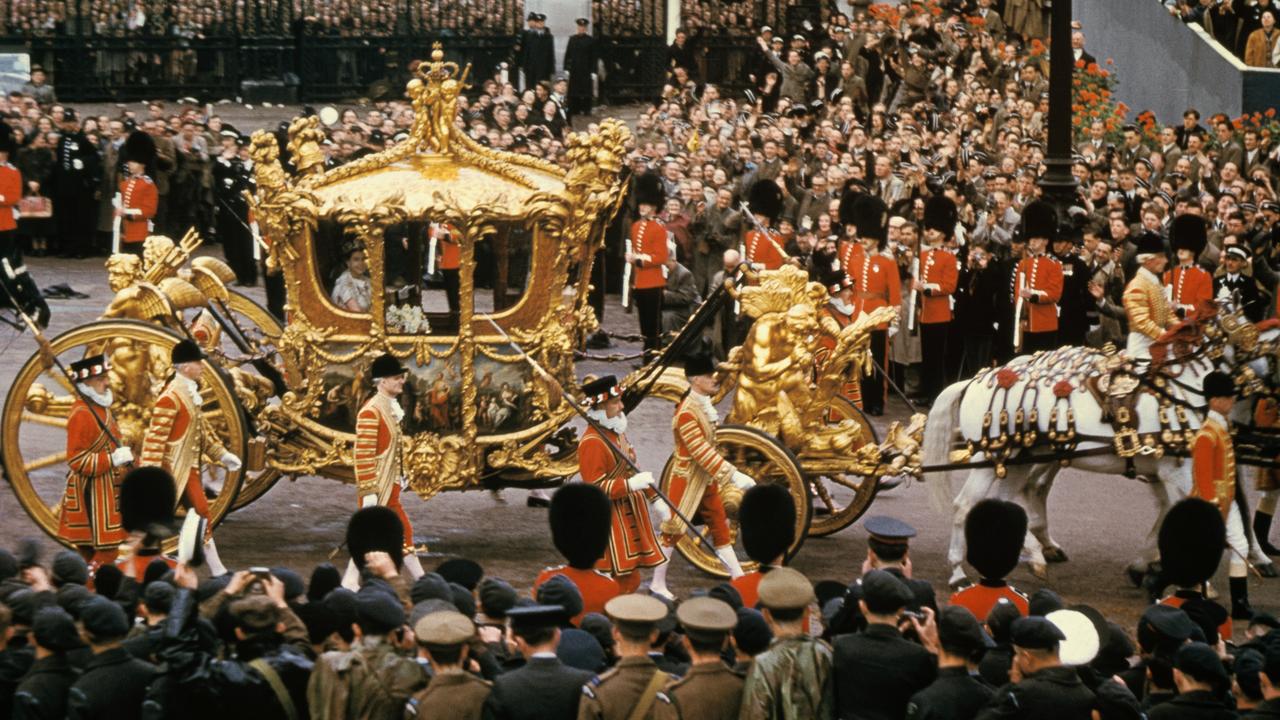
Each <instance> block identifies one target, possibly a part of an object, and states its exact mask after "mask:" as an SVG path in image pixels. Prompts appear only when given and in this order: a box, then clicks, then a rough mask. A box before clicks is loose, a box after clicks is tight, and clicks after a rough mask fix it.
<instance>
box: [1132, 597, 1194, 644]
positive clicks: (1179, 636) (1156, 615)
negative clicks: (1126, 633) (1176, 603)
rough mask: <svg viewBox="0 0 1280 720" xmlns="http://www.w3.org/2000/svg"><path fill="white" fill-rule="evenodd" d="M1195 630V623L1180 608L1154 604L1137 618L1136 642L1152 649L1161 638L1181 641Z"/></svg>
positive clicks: (1173, 641)
mask: <svg viewBox="0 0 1280 720" xmlns="http://www.w3.org/2000/svg"><path fill="white" fill-rule="evenodd" d="M1195 631H1196V624H1195V623H1194V622H1192V621H1191V616H1189V615H1187V614H1186V613H1185V612H1183V611H1182V610H1181V609H1180V608H1176V607H1173V606H1172V605H1163V604H1156V605H1152V606H1150V607H1148V608H1147V609H1146V610H1145V611H1144V612H1143V613H1142V617H1141V618H1139V619H1138V643H1139V644H1140V645H1142V646H1143V648H1144V649H1147V650H1152V649H1154V646H1155V644H1156V643H1158V642H1159V641H1161V640H1166V641H1170V642H1172V643H1182V642H1185V641H1186V640H1187V638H1189V637H1191V636H1192V634H1194V633H1195Z"/></svg>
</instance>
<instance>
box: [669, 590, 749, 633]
mask: <svg viewBox="0 0 1280 720" xmlns="http://www.w3.org/2000/svg"><path fill="white" fill-rule="evenodd" d="M676 618H677V619H678V620H680V624H681V625H683V626H684V628H685V630H692V631H701V632H712V633H715V632H729V631H730V630H732V629H733V628H734V627H735V626H736V625H737V624H738V614H737V613H736V612H734V610H733V607H731V606H730V605H729V603H727V602H725V601H723V600H716V599H715V598H712V597H696V598H690V599H689V600H686V601H684V602H682V603H680V607H678V608H676Z"/></svg>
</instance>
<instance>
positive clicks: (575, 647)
mask: <svg viewBox="0 0 1280 720" xmlns="http://www.w3.org/2000/svg"><path fill="white" fill-rule="evenodd" d="M556 657H557V658H559V660H560V662H562V663H564V664H565V665H568V666H569V667H571V668H575V669H578V670H586V671H587V672H592V673H598V672H602V671H604V669H605V657H604V648H603V647H601V645H600V641H598V640H596V638H595V636H594V635H592V634H591V633H589V632H586V631H585V630H578V629H577V628H568V629H567V630H562V631H561V632H560V643H559V644H558V645H556Z"/></svg>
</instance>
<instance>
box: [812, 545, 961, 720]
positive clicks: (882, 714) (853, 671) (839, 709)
mask: <svg viewBox="0 0 1280 720" xmlns="http://www.w3.org/2000/svg"><path fill="white" fill-rule="evenodd" d="M913 599H914V596H913V595H912V594H911V590H910V589H908V588H907V586H906V584H905V583H903V582H902V581H901V580H899V579H898V578H897V577H896V576H895V575H892V574H890V573H888V572H885V571H884V570H872V571H871V572H868V573H867V574H866V575H864V576H863V578H862V600H861V601H860V602H859V605H860V607H861V609H862V614H863V615H865V616H866V618H867V627H866V629H865V630H863V631H862V632H859V633H853V634H849V635H841V636H838V637H836V639H835V642H834V643H832V646H833V652H834V663H833V665H832V685H833V686H834V687H835V698H836V716H837V717H840V718H844V719H845V720H897V718H901V717H903V716H904V714H905V713H906V708H907V702H908V701H909V700H910V699H911V696H912V695H915V694H916V693H917V692H920V691H921V690H923V689H925V688H927V687H929V685H930V683H932V682H933V680H934V677H935V676H936V675H937V666H936V664H935V661H934V657H933V655H931V654H930V653H929V651H928V650H925V649H924V647H922V646H920V645H918V644H916V643H913V642H911V641H910V640H907V639H906V638H904V637H902V633H901V632H899V631H898V622H899V621H900V619H901V616H902V611H903V610H905V609H906V607H907V605H908V604H909V603H910V602H911V601H912V600H913Z"/></svg>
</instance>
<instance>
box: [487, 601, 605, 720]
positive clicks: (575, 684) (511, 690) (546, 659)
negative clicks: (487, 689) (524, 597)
mask: <svg viewBox="0 0 1280 720" xmlns="http://www.w3.org/2000/svg"><path fill="white" fill-rule="evenodd" d="M507 619H508V620H510V621H511V635H512V636H513V637H514V638H515V642H516V647H517V648H518V649H519V650H520V653H521V654H522V655H524V658H525V664H524V665H523V666H522V667H520V668H519V669H517V670H512V671H511V672H509V673H506V674H504V675H499V676H498V677H497V678H496V679H495V680H494V681H493V692H491V693H489V697H488V698H487V699H486V700H485V702H484V717H485V718H494V719H498V718H501V719H502V720H573V718H576V717H578V705H579V702H580V700H581V698H582V687H583V685H585V684H586V683H587V681H589V680H590V679H591V678H592V674H591V673H590V672H587V671H586V670H578V669H576V668H571V667H569V666H568V665H565V664H564V663H562V662H560V659H559V658H557V657H556V645H558V644H559V642H560V625H561V623H563V622H564V621H565V619H566V618H565V610H564V608H563V607H561V606H559V605H529V606H525V607H513V608H511V609H510V610H508V611H507Z"/></svg>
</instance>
